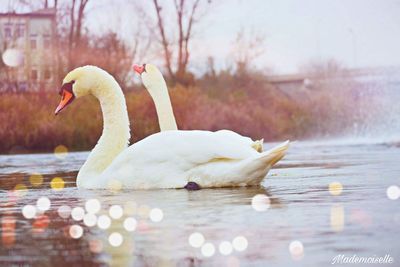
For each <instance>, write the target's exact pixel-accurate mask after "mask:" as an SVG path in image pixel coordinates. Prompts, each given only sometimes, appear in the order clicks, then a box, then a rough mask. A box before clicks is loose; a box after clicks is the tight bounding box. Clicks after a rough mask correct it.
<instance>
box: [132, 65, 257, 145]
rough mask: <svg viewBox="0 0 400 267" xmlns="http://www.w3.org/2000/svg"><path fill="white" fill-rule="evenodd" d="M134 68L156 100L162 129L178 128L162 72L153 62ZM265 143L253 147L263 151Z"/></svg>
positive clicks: (254, 143)
mask: <svg viewBox="0 0 400 267" xmlns="http://www.w3.org/2000/svg"><path fill="white" fill-rule="evenodd" d="M133 69H134V70H135V71H136V72H137V73H138V74H140V75H141V77H142V81H143V84H144V86H145V87H146V89H147V91H148V92H149V93H150V96H151V98H152V99H153V101H154V105H155V107H156V111H157V117H158V123H159V126H160V131H170V130H178V126H177V124H176V120H175V115H174V111H173V109H172V105H171V99H170V97H169V93H168V87H167V83H166V82H165V79H164V77H163V75H162V73H161V72H160V71H159V70H158V68H157V67H156V66H154V65H152V64H144V65H143V66H139V65H134V67H133ZM142 74H143V75H142ZM263 143H264V139H261V140H256V141H253V143H252V147H253V149H255V150H257V151H258V152H262V151H263Z"/></svg>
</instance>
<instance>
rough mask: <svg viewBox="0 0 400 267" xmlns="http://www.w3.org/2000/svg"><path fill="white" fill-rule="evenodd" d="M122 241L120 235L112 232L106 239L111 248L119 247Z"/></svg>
mask: <svg viewBox="0 0 400 267" xmlns="http://www.w3.org/2000/svg"><path fill="white" fill-rule="evenodd" d="M123 241H124V238H123V237H122V235H121V234H120V233H118V232H114V233H112V234H111V235H110V236H109V237H108V242H109V243H110V245H111V246H113V247H119V246H121V244H122V242H123Z"/></svg>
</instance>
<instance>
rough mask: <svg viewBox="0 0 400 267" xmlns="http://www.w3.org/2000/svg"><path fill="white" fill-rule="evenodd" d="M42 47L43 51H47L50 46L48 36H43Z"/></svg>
mask: <svg viewBox="0 0 400 267" xmlns="http://www.w3.org/2000/svg"><path fill="white" fill-rule="evenodd" d="M43 46H44V49H49V48H50V46H51V40H50V36H49V35H45V36H43Z"/></svg>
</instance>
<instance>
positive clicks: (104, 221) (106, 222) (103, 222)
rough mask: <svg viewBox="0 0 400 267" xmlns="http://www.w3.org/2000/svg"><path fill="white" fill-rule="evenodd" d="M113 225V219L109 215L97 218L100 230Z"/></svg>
mask: <svg viewBox="0 0 400 267" xmlns="http://www.w3.org/2000/svg"><path fill="white" fill-rule="evenodd" d="M110 225H111V219H110V217H108V216H107V215H100V216H99V218H97V227H99V228H100V229H103V230H104V229H107V228H108V227H110Z"/></svg>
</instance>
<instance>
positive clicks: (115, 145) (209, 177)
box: [64, 66, 289, 189]
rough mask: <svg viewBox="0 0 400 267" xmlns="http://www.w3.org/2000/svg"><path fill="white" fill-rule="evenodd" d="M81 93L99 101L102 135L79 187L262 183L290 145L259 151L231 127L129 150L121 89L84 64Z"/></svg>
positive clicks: (180, 134) (159, 138)
mask: <svg viewBox="0 0 400 267" xmlns="http://www.w3.org/2000/svg"><path fill="white" fill-rule="evenodd" d="M71 80H74V81H75V83H74V86H73V92H74V94H75V95H76V96H77V97H79V96H83V95H87V94H92V95H94V96H95V97H97V98H98V99H99V102H100V105H101V108H102V112H103V118H104V120H103V121H104V125H103V133H102V136H101V138H100V139H99V142H98V144H97V145H96V147H95V148H94V149H93V150H92V152H91V153H90V155H89V157H88V159H87V161H86V162H85V164H84V165H83V166H82V168H81V170H80V171H79V173H78V177H77V185H78V187H80V188H107V187H108V186H109V185H110V182H115V181H116V182H118V183H119V184H120V185H121V186H122V187H124V188H134V189H153V188H183V187H184V186H185V185H186V184H187V183H188V182H190V181H193V182H196V183H197V184H199V185H200V186H201V187H224V186H240V185H253V184H259V183H260V182H261V181H262V179H263V178H264V177H265V175H266V174H267V172H268V171H269V169H270V168H271V166H273V165H274V164H275V163H276V162H277V161H278V160H280V159H281V158H282V157H283V156H284V154H285V152H286V150H287V148H288V145H289V143H288V142H285V143H283V144H281V145H280V146H277V147H275V148H273V149H272V150H270V151H267V152H262V153H259V152H258V151H257V150H255V149H254V147H253V146H254V141H252V140H251V139H250V138H248V137H243V136H241V135H239V134H237V133H234V132H232V131H228V130H221V131H217V132H209V131H163V132H160V133H156V134H153V135H151V136H149V137H147V138H145V139H143V140H141V141H139V142H137V143H135V144H133V145H132V146H130V147H128V148H126V144H127V140H128V139H129V136H130V134H129V120H128V115H127V111H126V104H125V99H124V97H123V94H122V90H121V88H120V87H119V85H118V83H117V82H116V81H115V80H114V78H113V77H112V76H111V75H109V74H108V73H107V72H105V71H103V70H101V69H99V68H97V67H93V66H85V67H81V68H78V69H76V70H74V71H72V72H70V73H69V74H68V75H67V77H66V78H65V79H64V82H70V81H71Z"/></svg>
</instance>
